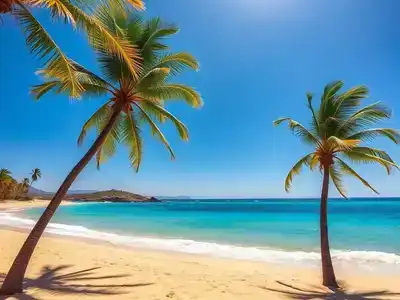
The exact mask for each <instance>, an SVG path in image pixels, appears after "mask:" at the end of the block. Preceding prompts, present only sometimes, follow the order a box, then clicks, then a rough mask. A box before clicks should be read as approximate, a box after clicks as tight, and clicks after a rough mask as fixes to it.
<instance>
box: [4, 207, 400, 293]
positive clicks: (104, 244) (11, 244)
mask: <svg viewBox="0 0 400 300" xmlns="http://www.w3.org/2000/svg"><path fill="white" fill-rule="evenodd" d="M46 203H48V201H45V202H41V203H35V205H34V207H38V206H43V205H44V204H46ZM26 204H28V203H26ZM68 204H70V203H68ZM68 204H67V205H68ZM72 204H73V203H72ZM0 207H1V204H0ZM30 207H32V206H29V207H28V206H26V207H25V208H30ZM15 208H17V209H21V208H22V209H24V208H23V207H21V205H19V206H18V207H14V209H15ZM10 209H12V207H9V209H8V211H9V212H10V213H12V212H13V211H14V212H15V210H10ZM2 211H3V212H4V210H2ZM28 231H29V229H23V228H15V227H7V228H5V226H2V227H0V239H1V240H3V241H7V243H1V244H0V253H1V257H0V282H1V280H2V278H4V277H3V276H1V274H5V273H6V272H7V270H8V268H9V267H10V265H11V263H12V261H13V259H14V258H15V255H16V253H17V251H18V250H19V248H20V246H21V245H22V243H23V242H24V239H25V238H26V236H27V233H28ZM76 272H78V273H76ZM336 273H337V276H338V279H339V280H341V282H342V286H343V287H344V288H345V291H346V293H347V295H349V296H350V297H352V296H353V297H354V296H356V295H357V296H359V295H363V293H366V292H371V293H372V292H374V293H377V294H376V296H374V297H375V298H374V299H380V296H382V299H400V294H399V295H389V294H387V293H389V292H390V293H400V288H398V287H397V283H398V282H399V281H400V274H399V275H393V274H392V275H387V274H386V275H385V274H379V275H378V274H361V273H356V272H347V271H345V270H343V269H340V268H338V269H337V272H336ZM68 274H69V275H68ZM74 274H81V275H77V277H76V278H75V277H74V276H75V275H74ZM50 275H51V276H50ZM64 275H65V276H64ZM46 276H47V277H46ZM27 278H28V281H27V290H26V292H25V293H26V294H27V295H29V297H33V298H38V299H56V300H59V299H60V300H62V299H74V298H75V297H79V298H84V299H93V298H96V299H97V298H98V299H123V300H124V299H146V300H147V299H149V300H158V299H175V300H186V299H190V300H192V299H193V300H195V299H197V300H198V299H207V300H228V299H235V300H236V299H237V300H239V299H244V300H257V299H272V300H274V299H277V300H281V299H288V297H289V296H293V295H294V294H293V293H295V294H296V293H297V294H300V296H304V297H306V296H305V295H307V294H311V293H314V294H318V295H321V299H323V297H325V298H326V297H327V296H328V295H329V293H331V291H329V290H328V289H326V288H325V287H322V286H321V285H320V280H321V279H320V278H321V275H320V269H319V268H314V267H306V266H294V265H292V266H291V265H284V264H274V263H269V262H257V261H250V260H239V259H231V258H221V257H213V256H208V255H201V254H200V255H199V254H190V253H182V252H172V251H162V250H154V249H153V250H152V249H143V248H141V247H131V246H125V245H116V244H114V243H112V242H110V241H106V240H96V239H88V238H82V237H76V236H67V235H58V234H52V233H45V234H44V236H43V237H42V239H41V241H40V242H39V244H38V247H37V249H36V250H35V253H34V255H33V257H32V260H31V263H30V265H29V267H28V271H27ZM291 286H292V287H291ZM298 289H301V290H303V291H299V290H298ZM383 290H387V291H388V292H383ZM307 291H308V292H307ZM340 293H341V294H340V295H342V294H343V292H340ZM338 295H339V294H338ZM340 295H339V296H340ZM388 295H389V296H388ZM298 296H299V295H298ZM339 296H338V297H339ZM304 299H313V298H304ZM316 299H318V298H316ZM338 299H341V298H338Z"/></svg>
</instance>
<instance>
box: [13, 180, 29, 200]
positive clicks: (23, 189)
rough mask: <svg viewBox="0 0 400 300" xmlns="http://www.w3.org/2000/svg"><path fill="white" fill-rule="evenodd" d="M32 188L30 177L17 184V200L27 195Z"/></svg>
mask: <svg viewBox="0 0 400 300" xmlns="http://www.w3.org/2000/svg"><path fill="white" fill-rule="evenodd" d="M29 186H30V180H29V178H28V177H25V178H24V179H23V180H22V181H21V182H20V183H18V184H17V187H16V191H15V198H16V199H19V198H21V197H22V195H26V194H27V192H28V189H29Z"/></svg>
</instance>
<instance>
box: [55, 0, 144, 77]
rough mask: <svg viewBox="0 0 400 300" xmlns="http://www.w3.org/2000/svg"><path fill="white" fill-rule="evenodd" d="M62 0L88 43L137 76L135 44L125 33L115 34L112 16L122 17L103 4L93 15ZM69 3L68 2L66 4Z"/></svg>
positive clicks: (138, 60)
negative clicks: (113, 56) (83, 31)
mask: <svg viewBox="0 0 400 300" xmlns="http://www.w3.org/2000/svg"><path fill="white" fill-rule="evenodd" d="M59 1H63V2H64V3H65V5H66V6H67V7H68V5H69V9H70V11H71V12H72V14H73V16H74V18H75V20H76V22H77V25H79V26H80V27H81V28H83V29H85V31H86V32H87V34H88V40H89V43H90V44H91V45H92V46H93V48H94V49H95V50H96V51H98V52H99V53H101V54H107V53H108V54H111V55H115V56H116V57H118V58H119V59H120V60H121V62H123V63H124V64H125V65H126V67H127V69H128V70H129V72H130V74H131V75H132V76H133V78H137V77H138V72H139V71H140V70H141V66H140V56H139V53H138V51H137V49H136V48H135V46H134V45H133V44H132V43H131V42H129V40H128V39H127V36H126V34H121V32H119V34H116V32H115V31H113V30H115V27H112V26H114V25H115V23H114V22H113V20H114V18H123V16H122V15H121V14H119V15H118V13H117V12H116V11H115V10H110V8H109V6H107V5H105V4H101V5H98V6H97V7H96V10H95V12H94V14H93V15H89V14H88V13H86V12H85V11H84V10H82V9H80V8H79V7H77V6H73V5H71V4H70V3H69V1H68V0H59ZM68 3H69V4H68Z"/></svg>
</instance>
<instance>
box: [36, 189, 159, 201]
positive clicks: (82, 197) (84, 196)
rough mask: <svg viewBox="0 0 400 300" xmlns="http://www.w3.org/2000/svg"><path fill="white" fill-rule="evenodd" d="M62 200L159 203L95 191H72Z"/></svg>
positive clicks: (48, 195)
mask: <svg viewBox="0 0 400 300" xmlns="http://www.w3.org/2000/svg"><path fill="white" fill-rule="evenodd" d="M37 191H40V190H37ZM41 192H43V191H41ZM53 195H54V193H46V192H43V193H42V194H38V193H36V194H30V196H35V197H37V198H41V199H45V200H50V199H51V198H52V197H53ZM64 200H72V201H82V202H160V200H158V199H157V198H154V197H147V196H142V195H138V194H134V193H130V192H126V191H118V190H108V191H96V192H94V193H92V192H89V193H86V192H85V191H72V193H68V194H67V196H65V197H64Z"/></svg>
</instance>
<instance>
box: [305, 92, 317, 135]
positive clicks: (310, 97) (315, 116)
mask: <svg viewBox="0 0 400 300" xmlns="http://www.w3.org/2000/svg"><path fill="white" fill-rule="evenodd" d="M306 96H307V102H308V109H309V110H310V111H311V114H312V117H313V118H312V122H311V127H312V129H313V130H314V133H315V134H316V135H317V136H319V120H318V118H317V115H316V113H315V110H314V108H313V106H312V99H313V96H314V95H313V94H312V93H310V92H307V94H306Z"/></svg>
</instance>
